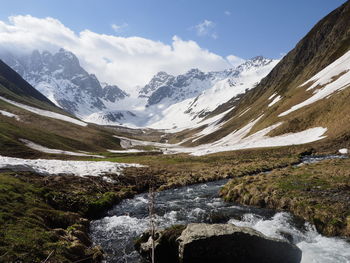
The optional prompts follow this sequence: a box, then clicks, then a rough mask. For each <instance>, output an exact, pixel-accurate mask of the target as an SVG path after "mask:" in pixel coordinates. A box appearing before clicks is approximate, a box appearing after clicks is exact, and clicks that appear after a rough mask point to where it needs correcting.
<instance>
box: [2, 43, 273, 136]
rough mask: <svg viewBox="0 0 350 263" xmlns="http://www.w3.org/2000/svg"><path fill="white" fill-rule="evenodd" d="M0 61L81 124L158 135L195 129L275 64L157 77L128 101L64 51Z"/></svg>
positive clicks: (259, 60) (260, 61)
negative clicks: (158, 132)
mask: <svg viewBox="0 0 350 263" xmlns="http://www.w3.org/2000/svg"><path fill="white" fill-rule="evenodd" d="M0 58H1V59H3V60H4V61H5V62H6V63H7V64H8V65H10V66H11V67H12V68H13V69H14V70H15V71H17V72H18V73H19V74H20V75H21V76H22V77H23V78H24V79H25V80H27V81H28V82H29V83H30V84H31V85H32V86H34V87H35V88H36V89H37V90H38V91H40V92H41V93H42V94H44V95H45V96H46V97H48V98H49V99H50V100H51V101H52V102H54V103H55V104H56V105H57V106H60V107H61V108H63V109H65V110H66V111H68V112H70V113H72V114H74V115H76V116H77V117H79V118H81V119H83V120H84V121H87V122H93V123H97V124H102V125H127V126H132V127H135V126H136V127H152V128H162V129H170V128H175V127H176V128H187V127H191V125H194V124H197V123H199V122H200V121H201V120H202V119H203V118H205V117H206V116H207V115H208V114H209V113H210V112H212V111H213V110H214V109H216V108H217V107H218V106H220V105H221V104H223V103H225V102H227V101H228V100H230V99H232V98H233V97H235V96H238V95H240V94H243V93H245V91H247V90H249V89H252V88H253V87H254V86H255V85H256V83H258V82H259V81H260V80H261V79H262V78H263V77H264V76H266V75H267V74H268V73H269V72H270V70H271V69H272V68H273V67H274V66H275V65H276V64H277V62H278V61H277V60H271V59H267V58H264V57H261V56H258V57H255V58H253V59H250V60H247V61H245V62H244V63H243V64H241V65H240V66H238V67H235V68H231V69H227V70H223V71H213V72H202V71H200V70H199V69H191V70H189V71H188V72H186V73H185V74H181V75H178V76H173V75H170V74H168V73H166V72H159V73H157V74H156V75H155V76H154V77H153V78H152V79H151V80H150V82H149V83H148V84H147V85H145V86H144V87H142V88H139V92H134V93H135V94H134V95H133V96H130V95H129V94H127V93H126V92H124V91H123V90H121V89H120V88H119V87H117V86H115V85H109V84H107V83H101V82H99V80H98V79H97V78H96V76H95V75H93V74H89V73H88V72H86V71H85V70H84V69H83V68H82V67H81V66H80V63H79V60H78V58H77V57H76V56H75V55H74V54H73V53H72V52H69V51H67V50H64V49H60V50H59V51H58V52H57V53H55V54H52V53H50V52H48V51H43V52H39V51H37V50H34V51H33V52H32V53H31V54H30V55H22V56H18V55H14V54H10V53H3V54H0Z"/></svg>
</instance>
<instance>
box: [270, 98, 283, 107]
mask: <svg viewBox="0 0 350 263" xmlns="http://www.w3.org/2000/svg"><path fill="white" fill-rule="evenodd" d="M281 99H282V97H281V96H280V95H278V96H277V97H276V98H274V99H273V101H271V102H270V103H269V105H268V107H271V106H272V105H274V104H276V103H277V102H279V101H280V100H281Z"/></svg>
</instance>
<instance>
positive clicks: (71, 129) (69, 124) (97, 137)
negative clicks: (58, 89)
mask: <svg viewBox="0 0 350 263" xmlns="http://www.w3.org/2000/svg"><path fill="white" fill-rule="evenodd" d="M113 135H114V133H112V132H111V131H109V130H106V129H103V128H100V127H98V126H96V125H88V124H87V123H84V122H82V121H80V120H78V119H76V118H74V117H72V116H70V115H69V114H68V113H66V112H64V111H63V110H62V109H60V108H58V107H57V106H55V105H54V104H53V103H52V102H50V100H48V99H47V98H46V97H45V96H44V95H42V94H41V93H39V92H38V91H37V90H36V89H34V88H33V87H32V86H31V85H30V84H28V83H27V82H26V81H25V80H23V79H22V78H21V77H20V76H19V74H17V73H16V72H15V71H13V70H12V69H11V68H10V67H8V66H7V65H6V64H5V63H3V62H2V61H0V155H6V156H16V157H30V158H34V157H40V156H48V153H49V152H56V155H57V154H58V156H60V155H61V154H60V152H59V151H60V150H64V151H73V152H76V153H77V155H78V156H84V155H85V154H84V153H83V152H81V151H89V152H96V151H105V150H106V149H109V148H112V149H119V148H120V145H119V139H116V138H114V137H113ZM33 145H34V147H33ZM38 145H39V146H38ZM35 148H36V149H35ZM52 149H54V150H57V151H53V150H52ZM69 155H72V154H69Z"/></svg>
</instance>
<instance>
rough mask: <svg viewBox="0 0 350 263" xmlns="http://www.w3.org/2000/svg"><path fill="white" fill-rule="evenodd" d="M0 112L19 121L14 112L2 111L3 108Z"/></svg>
mask: <svg viewBox="0 0 350 263" xmlns="http://www.w3.org/2000/svg"><path fill="white" fill-rule="evenodd" d="M0 114H1V115H4V116H6V117H9V118H15V119H16V120H17V121H20V120H21V119H20V117H19V116H18V115H16V114H13V113H11V112H8V111H4V110H0Z"/></svg>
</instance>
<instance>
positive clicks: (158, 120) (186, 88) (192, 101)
mask: <svg viewBox="0 0 350 263" xmlns="http://www.w3.org/2000/svg"><path fill="white" fill-rule="evenodd" d="M277 63H278V60H272V59H267V58H264V57H261V56H259V57H255V58H252V59H250V60H247V61H245V62H244V63H243V64H241V65H240V66H238V67H236V68H232V69H228V70H224V71H217V72H207V73H204V72H201V71H200V70H198V69H192V70H190V71H188V72H187V73H186V74H184V75H179V76H177V77H174V78H167V80H166V81H165V82H164V84H163V85H160V84H159V83H157V85H158V88H157V89H154V92H153V93H152V94H151V95H150V96H149V98H148V101H147V106H148V108H149V109H148V111H149V112H152V113H153V114H150V115H152V117H151V118H150V121H149V122H148V125H149V126H150V127H152V128H166V129H169V128H175V127H176V128H180V129H181V128H185V127H190V126H191V125H193V124H196V123H199V122H200V121H201V120H202V119H203V118H205V117H206V116H207V115H208V114H209V113H210V112H212V111H213V110H215V109H216V108H217V107H218V106H220V105H222V104H224V103H225V102H227V101H228V100H230V99H232V98H234V97H237V96H239V95H241V94H243V93H245V92H246V91H247V90H250V89H252V88H254V87H255V85H256V84H257V83H258V82H259V81H260V80H261V79H262V78H263V77H265V76H266V75H267V74H268V73H269V72H270V71H271V70H272V68H273V67H274V66H275V65H276V64H277ZM152 80H153V79H152ZM151 83H152V81H151V82H150V84H151ZM150 84H148V85H150ZM157 111H158V112H157Z"/></svg>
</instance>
